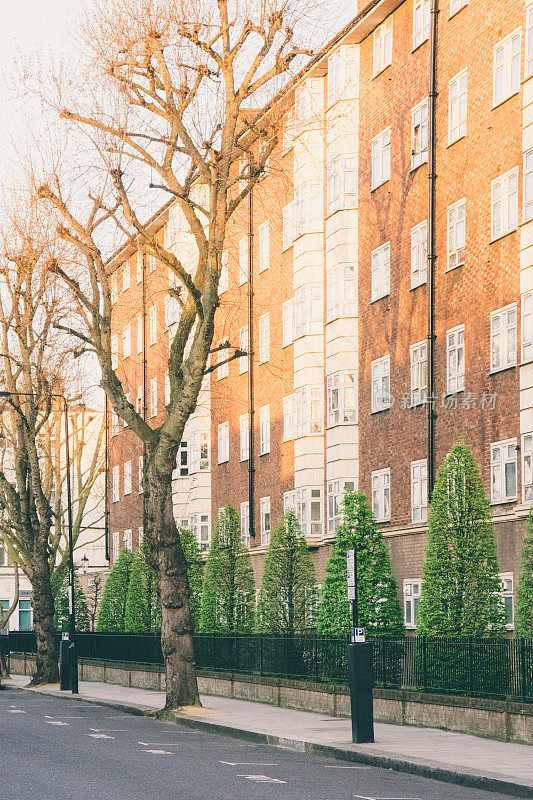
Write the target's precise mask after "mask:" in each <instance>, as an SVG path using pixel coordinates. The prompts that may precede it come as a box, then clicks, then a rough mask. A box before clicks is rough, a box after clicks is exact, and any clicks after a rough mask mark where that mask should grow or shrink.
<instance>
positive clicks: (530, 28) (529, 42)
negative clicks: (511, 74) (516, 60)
mask: <svg viewBox="0 0 533 800" xmlns="http://www.w3.org/2000/svg"><path fill="white" fill-rule="evenodd" d="M532 75H533V3H528V4H527V7H526V65H525V75H524V78H530V77H531V76H532Z"/></svg>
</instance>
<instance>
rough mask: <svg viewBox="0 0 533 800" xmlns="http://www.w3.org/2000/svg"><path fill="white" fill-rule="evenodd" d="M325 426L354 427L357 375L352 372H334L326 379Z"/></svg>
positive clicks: (355, 419)
mask: <svg viewBox="0 0 533 800" xmlns="http://www.w3.org/2000/svg"><path fill="white" fill-rule="evenodd" d="M326 397H327V400H326V405H327V426H328V428H332V427H333V426H335V425H355V424H356V422H357V374H356V372H355V371H352V370H343V371H341V372H334V373H332V374H331V375H328V376H327V378H326Z"/></svg>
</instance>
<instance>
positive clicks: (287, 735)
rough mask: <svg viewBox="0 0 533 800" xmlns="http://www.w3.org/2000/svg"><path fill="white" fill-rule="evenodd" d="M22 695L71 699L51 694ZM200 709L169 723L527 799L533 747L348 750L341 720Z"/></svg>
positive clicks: (212, 701) (381, 743) (390, 737)
mask: <svg viewBox="0 0 533 800" xmlns="http://www.w3.org/2000/svg"><path fill="white" fill-rule="evenodd" d="M28 682H29V678H28V677H21V676H17V677H14V678H13V679H12V680H10V681H5V683H4V685H5V686H7V687H13V688H18V689H24V688H26V687H27V684H28ZM28 691H39V692H43V693H45V694H52V695H54V696H61V697H65V698H69V699H70V698H71V697H72V695H71V694H70V693H69V692H60V691H59V690H58V689H56V688H54V687H46V688H39V689H32V690H28ZM78 698H79V699H80V700H84V701H89V702H94V703H99V704H103V705H110V706H112V707H119V708H121V709H122V710H126V711H129V712H130V713H137V714H144V713H149V712H150V711H153V710H154V709H161V708H163V706H164V702H165V696H164V694H163V693H162V692H155V691H150V690H144V689H129V688H126V687H124V686H117V685H113V684H108V683H96V682H95V683H89V682H81V683H80V686H79V695H78ZM202 703H203V705H204V708H202V709H198V711H196V710H191V709H188V710H187V712H186V713H182V714H178V715H176V719H175V722H176V723H177V724H181V725H187V726H189V727H193V728H197V729H204V730H209V731H210V732H218V733H225V734H228V735H231V736H237V737H239V738H243V739H248V740H251V741H255V742H263V743H267V744H271V745H274V746H277V747H285V748H290V749H296V750H299V751H304V752H309V753H316V754H321V755H328V756H330V757H334V758H340V759H344V760H348V761H358V762H363V763H366V764H373V765H375V766H380V767H389V768H391V769H395V770H399V771H402V772H409V773H413V774H417V775H423V776H425V777H430V778H435V779H437V780H444V781H447V782H451V783H458V784H462V785H467V786H473V787H476V788H479V789H487V790H490V791H497V792H501V793H504V794H510V795H514V796H517V797H529V798H533V747H530V746H529V745H522V744H513V743H505V742H496V741H493V740H492V739H481V738H478V737H476V736H470V735H468V734H462V733H451V732H449V731H441V730H437V729H434V728H415V727H406V726H400V725H385V724H383V723H376V726H375V738H376V742H375V744H366V745H354V744H352V742H351V724H350V721H349V720H347V719H339V718H338V717H329V716H327V715H325V714H315V713H309V712H304V711H292V710H289V709H286V708H278V707H275V706H270V705H264V704H262V703H251V702H247V701H244V700H231V699H227V698H222V697H212V696H203V697H202Z"/></svg>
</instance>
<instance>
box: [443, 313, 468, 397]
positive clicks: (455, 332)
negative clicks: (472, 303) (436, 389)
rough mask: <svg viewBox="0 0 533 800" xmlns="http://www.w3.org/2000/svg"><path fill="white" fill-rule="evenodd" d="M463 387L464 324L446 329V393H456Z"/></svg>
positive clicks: (462, 389)
mask: <svg viewBox="0 0 533 800" xmlns="http://www.w3.org/2000/svg"><path fill="white" fill-rule="evenodd" d="M464 388H465V326H464V325H457V326H456V327H455V328H450V329H449V330H447V331H446V393H447V394H457V392H462V391H464Z"/></svg>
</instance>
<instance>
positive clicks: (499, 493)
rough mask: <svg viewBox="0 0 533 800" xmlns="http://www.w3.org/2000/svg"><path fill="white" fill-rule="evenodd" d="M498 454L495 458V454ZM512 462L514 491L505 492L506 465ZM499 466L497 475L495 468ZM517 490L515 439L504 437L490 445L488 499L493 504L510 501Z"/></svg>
mask: <svg viewBox="0 0 533 800" xmlns="http://www.w3.org/2000/svg"><path fill="white" fill-rule="evenodd" d="M497 453H498V454H499V456H500V457H499V458H497V455H496V454H497ZM513 464H514V491H511V493H507V487H506V471H507V466H508V465H513ZM496 467H499V477H497V476H496V475H495V471H494V470H495V468H496ZM517 492H518V459H517V450H516V439H505V440H503V441H501V442H493V443H492V444H491V446H490V501H491V503H492V504H493V505H500V504H502V503H511V502H513V501H514V500H516V499H517Z"/></svg>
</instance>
